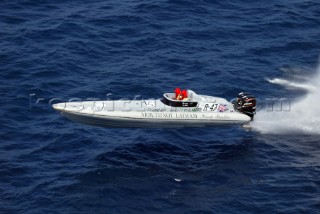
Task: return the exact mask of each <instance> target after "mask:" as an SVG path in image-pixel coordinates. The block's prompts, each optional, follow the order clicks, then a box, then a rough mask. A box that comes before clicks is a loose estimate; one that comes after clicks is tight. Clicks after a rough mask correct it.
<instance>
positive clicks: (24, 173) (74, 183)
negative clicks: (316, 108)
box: [0, 0, 320, 213]
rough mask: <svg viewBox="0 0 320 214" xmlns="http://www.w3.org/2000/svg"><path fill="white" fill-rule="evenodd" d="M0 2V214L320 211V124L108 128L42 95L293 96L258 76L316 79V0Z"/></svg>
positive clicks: (296, 93)
mask: <svg viewBox="0 0 320 214" xmlns="http://www.w3.org/2000/svg"><path fill="white" fill-rule="evenodd" d="M0 5H1V6H0V83H1V84H0V94H1V99H0V104H1V108H0V115H1V119H0V125H1V129H0V136H1V138H0V139H1V141H0V213H319V212H320V136H319V135H318V134H317V133H313V134H310V133H308V132H307V133H306V132H285V133H280V134H279V132H277V133H273V132H269V133H264V132H260V131H259V130H258V131H256V130H246V129H243V128H241V127H240V126H230V127H215V128H187V129H112V128H109V129H107V128H100V127H91V126H85V125H80V124H77V123H73V122H70V121H68V120H67V119H65V118H63V117H62V116H61V115H59V114H58V113H57V112H55V111H54V110H53V109H52V108H51V106H50V104H49V103H50V102H51V101H52V99H55V101H57V100H65V101H67V100H70V99H82V100H85V99H89V98H98V99H107V98H110V97H111V98H112V99H120V98H123V97H126V98H134V97H135V96H136V95H141V96H142V98H157V97H160V96H161V95H162V93H163V92H167V91H171V90H173V89H174V88H175V87H181V88H190V89H193V90H194V91H196V92H198V93H200V94H207V95H216V96H221V97H226V98H227V99H231V98H233V97H234V96H236V95H237V93H238V92H240V91H250V92H251V93H253V94H254V95H255V96H256V97H257V98H258V99H259V100H265V99H267V98H274V97H276V98H293V99H300V98H301V97H304V96H306V93H307V92H305V91H304V90H294V89H289V88H286V87H282V86H279V85H274V84H272V83H271V82H270V81H267V79H272V78H277V77H281V78H288V77H292V75H295V76H297V75H298V76H299V77H300V78H302V77H308V76H312V75H315V72H316V69H315V68H316V67H317V63H318V57H319V53H320V19H319V17H320V2H319V1H317V0H291V1H285V0H277V1H276V0H270V1H268V2H266V1H249V0H242V1H235V0H226V1H217V0H199V1H192V0H159V1H155V0H148V1H146V0H142V1H134V0H123V1H113V0H109V1H102V0H94V1H80V0H74V1H60V0H57V1H47V0H23V1H17V0H13V1H6V0H5V1H2V2H1V4H0ZM288 73H289V74H288ZM318 86H319V85H318ZM317 89H318V88H317ZM110 93H112V94H113V95H112V96H108V95H110ZM305 110H306V111H308V106H306V109H305ZM258 114H259V112H258ZM311 119H312V118H310V120H311ZM273 120H274V119H273ZM273 122H275V123H276V122H277V121H273ZM309 128H311V129H312V128H313V127H309ZM278 131H279V130H278ZM280 132H281V130H280Z"/></svg>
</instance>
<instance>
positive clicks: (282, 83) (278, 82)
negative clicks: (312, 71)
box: [267, 78, 317, 91]
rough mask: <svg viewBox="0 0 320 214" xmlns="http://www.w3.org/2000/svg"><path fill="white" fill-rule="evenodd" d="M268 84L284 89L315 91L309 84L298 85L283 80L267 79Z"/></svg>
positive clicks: (314, 87) (315, 88)
mask: <svg viewBox="0 0 320 214" xmlns="http://www.w3.org/2000/svg"><path fill="white" fill-rule="evenodd" d="M267 80H268V81H269V82H270V83H273V84H278V85H282V86H285V87H290V88H298V89H303V90H306V91H315V90H317V87H316V86H314V85H312V84H309V83H298V82H292V81H289V80H285V79H279V78H274V79H267Z"/></svg>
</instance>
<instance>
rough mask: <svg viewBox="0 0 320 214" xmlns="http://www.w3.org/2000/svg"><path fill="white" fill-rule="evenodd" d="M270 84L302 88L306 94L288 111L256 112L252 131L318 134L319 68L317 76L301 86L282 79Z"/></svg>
mask: <svg viewBox="0 0 320 214" xmlns="http://www.w3.org/2000/svg"><path fill="white" fill-rule="evenodd" d="M270 82H271V83H274V84H280V85H283V86H290V87H298V88H304V89H307V90H308V93H307V94H306V96H305V97H303V98H302V99H301V100H299V101H297V102H296V103H291V105H290V110H289V111H267V110H261V111H258V112H257V115H256V116H255V120H254V121H253V122H252V127H253V129H254V130H256V131H259V132H261V133H268V134H290V133H292V134H320V108H319V105H320V102H319V101H320V90H319V88H320V67H319V68H318V69H317V75H316V76H314V77H312V80H309V82H307V83H305V84H302V85H301V84H297V83H294V82H290V81H288V80H283V79H274V80H271V81H270Z"/></svg>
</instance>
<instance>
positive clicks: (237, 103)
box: [232, 92, 257, 120]
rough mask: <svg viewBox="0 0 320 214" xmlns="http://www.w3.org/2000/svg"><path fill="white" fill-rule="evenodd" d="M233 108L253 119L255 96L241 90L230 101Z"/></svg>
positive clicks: (255, 103)
mask: <svg viewBox="0 0 320 214" xmlns="http://www.w3.org/2000/svg"><path fill="white" fill-rule="evenodd" d="M232 104H233V106H234V109H235V110H237V111H239V112H241V113H243V114H246V115H248V116H249V117H251V120H253V116H254V115H255V114H256V105H257V102H256V98H255V97H254V96H253V95H252V94H250V93H247V92H241V93H239V95H238V96H237V98H236V99H234V100H233V101H232Z"/></svg>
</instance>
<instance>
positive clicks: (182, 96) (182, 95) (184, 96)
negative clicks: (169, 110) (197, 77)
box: [175, 88, 189, 101]
mask: <svg viewBox="0 0 320 214" xmlns="http://www.w3.org/2000/svg"><path fill="white" fill-rule="evenodd" d="M175 95H176V96H175V99H176V100H183V101H186V100H189V98H188V92H187V90H182V91H181V89H180V88H176V89H175Z"/></svg>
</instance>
